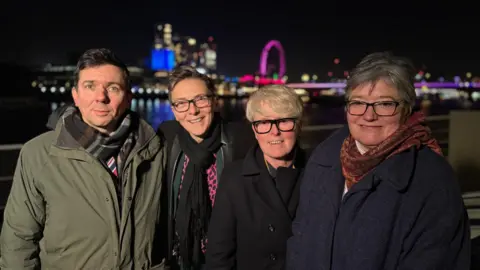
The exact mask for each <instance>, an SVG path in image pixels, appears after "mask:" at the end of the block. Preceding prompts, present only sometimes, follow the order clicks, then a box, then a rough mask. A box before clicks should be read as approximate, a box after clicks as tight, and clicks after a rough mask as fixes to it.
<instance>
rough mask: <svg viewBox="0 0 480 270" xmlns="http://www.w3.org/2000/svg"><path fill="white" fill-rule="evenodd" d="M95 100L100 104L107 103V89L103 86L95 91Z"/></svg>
mask: <svg viewBox="0 0 480 270" xmlns="http://www.w3.org/2000/svg"><path fill="white" fill-rule="evenodd" d="M95 100H96V101H98V102H105V101H107V100H108V92H107V89H106V88H105V87H103V86H99V87H98V89H96V91H95Z"/></svg>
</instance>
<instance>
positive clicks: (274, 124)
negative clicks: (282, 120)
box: [270, 123, 280, 135]
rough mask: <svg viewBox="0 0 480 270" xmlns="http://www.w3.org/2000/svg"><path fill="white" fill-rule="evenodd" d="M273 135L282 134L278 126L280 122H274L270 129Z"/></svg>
mask: <svg viewBox="0 0 480 270" xmlns="http://www.w3.org/2000/svg"><path fill="white" fill-rule="evenodd" d="M270 133H271V134H272V135H280V129H279V128H278V123H272V128H271V129H270Z"/></svg>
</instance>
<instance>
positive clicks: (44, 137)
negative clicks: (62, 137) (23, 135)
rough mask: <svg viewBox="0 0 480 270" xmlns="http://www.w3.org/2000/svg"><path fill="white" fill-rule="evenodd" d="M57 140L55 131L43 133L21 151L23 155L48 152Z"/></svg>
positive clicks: (28, 142) (26, 144)
mask: <svg viewBox="0 0 480 270" xmlns="http://www.w3.org/2000/svg"><path fill="white" fill-rule="evenodd" d="M54 139H55V131H53V130H51V131H47V132H45V133H42V134H40V135H38V136H36V137H34V138H32V139H30V140H29V141H27V142H26V143H25V144H24V145H23V146H22V149H21V152H22V153H23V154H29V155H31V154H33V153H37V152H48V149H49V148H50V147H51V146H52V144H53V141H54Z"/></svg>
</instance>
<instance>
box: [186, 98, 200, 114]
mask: <svg viewBox="0 0 480 270" xmlns="http://www.w3.org/2000/svg"><path fill="white" fill-rule="evenodd" d="M188 104H189V107H188V113H190V114H197V113H198V111H199V109H198V108H197V106H196V105H195V102H193V101H190V102H189V103H188Z"/></svg>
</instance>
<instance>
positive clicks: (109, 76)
mask: <svg viewBox="0 0 480 270" xmlns="http://www.w3.org/2000/svg"><path fill="white" fill-rule="evenodd" d="M72 97H73V100H74V102H75V106H77V107H78V109H79V111H80V113H81V115H82V119H83V121H84V122H85V123H86V124H88V125H89V126H91V127H93V128H95V129H97V130H98V131H100V132H102V133H110V132H112V131H114V130H115V128H116V124H117V122H118V120H119V118H120V117H121V116H122V115H123V113H124V112H125V111H126V110H127V109H128V108H129V107H130V101H131V99H132V96H131V93H130V91H129V89H126V82H125V79H124V74H123V72H122V70H121V69H120V68H118V67H116V66H114V65H108V64H106V65H101V66H95V67H87V68H85V69H83V70H81V71H80V72H79V79H78V83H77V86H76V87H74V88H73V89H72Z"/></svg>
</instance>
